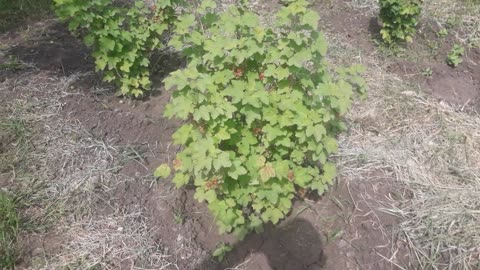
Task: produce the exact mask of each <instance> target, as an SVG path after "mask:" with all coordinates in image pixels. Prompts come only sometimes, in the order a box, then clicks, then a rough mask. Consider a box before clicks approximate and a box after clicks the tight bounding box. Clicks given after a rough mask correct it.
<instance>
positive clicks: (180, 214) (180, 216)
mask: <svg viewBox="0 0 480 270" xmlns="http://www.w3.org/2000/svg"><path fill="white" fill-rule="evenodd" d="M174 219H175V223H177V224H180V225H182V224H183V223H185V215H184V214H183V212H181V211H176V212H175V215H174Z"/></svg>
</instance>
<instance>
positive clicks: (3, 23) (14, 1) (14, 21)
mask: <svg viewBox="0 0 480 270" xmlns="http://www.w3.org/2000/svg"><path fill="white" fill-rule="evenodd" d="M51 5H52V0H0V32H3V31H5V30H8V29H10V28H13V27H17V26H19V25H20V24H22V23H23V22H25V21H27V20H35V19H41V18H44V17H45V16H47V15H48V14H49V12H50V7H51Z"/></svg>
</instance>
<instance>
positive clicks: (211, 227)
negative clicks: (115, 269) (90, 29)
mask: <svg viewBox="0 0 480 270" xmlns="http://www.w3.org/2000/svg"><path fill="white" fill-rule="evenodd" d="M337 2H338V3H337ZM317 7H318V10H319V11H320V12H321V13H322V18H323V21H322V22H324V23H323V24H322V26H323V28H325V29H326V30H327V31H329V32H334V33H336V34H338V35H341V36H343V38H345V39H346V40H348V41H349V42H351V43H352V44H355V45H356V46H358V47H360V48H361V49H362V50H363V52H364V53H366V54H371V53H373V52H374V51H376V50H377V47H376V45H374V43H373V42H372V40H373V39H375V38H377V36H378V31H379V26H378V24H377V22H376V18H373V17H369V16H366V15H364V14H362V13H361V12H359V11H357V10H352V9H350V8H349V7H348V6H347V5H345V3H344V1H336V3H335V5H326V4H322V3H320V4H318V5H317ZM326 7H327V8H326ZM327 22H328V23H327ZM2 38H3V40H6V39H8V42H9V44H10V43H11V44H14V45H13V46H11V47H10V48H9V49H8V50H6V52H5V54H6V55H7V56H14V57H17V58H18V59H20V60H21V61H23V62H26V63H29V66H28V67H25V68H24V69H21V70H17V71H0V79H1V78H2V76H3V78H5V77H7V76H8V77H9V78H10V77H12V76H13V77H14V76H20V75H21V74H23V73H24V72H26V70H41V71H44V72H48V73H51V74H55V75H56V76H69V75H71V74H75V73H82V74H85V73H86V72H89V73H86V74H85V75H82V78H81V79H80V80H79V81H77V82H75V83H74V84H72V85H71V88H70V90H71V92H72V95H69V96H67V97H66V98H65V99H64V100H63V101H62V102H63V104H65V105H64V107H63V108H62V114H63V115H64V117H65V118H69V119H74V120H77V121H78V122H79V123H81V125H82V126H84V127H85V128H86V129H87V130H88V131H89V132H91V133H92V135H93V136H94V137H96V138H100V139H102V140H104V141H111V142H114V143H115V144H116V145H124V146H125V148H126V149H127V148H128V149H130V150H129V151H131V159H128V160H125V161H124V162H123V164H122V165H123V166H122V169H121V171H120V172H119V173H120V174H124V175H128V176H129V177H132V178H134V179H135V181H132V182H126V183H123V184H121V185H119V186H118V187H116V189H115V190H114V192H113V194H114V195H113V196H112V198H110V199H111V202H110V206H111V207H103V206H99V208H98V209H95V213H94V215H97V216H104V215H108V213H110V212H112V211H115V209H123V208H128V207H129V206H130V205H140V206H141V208H142V209H143V213H142V215H143V216H144V218H145V219H146V221H147V224H148V226H149V228H151V229H152V230H154V231H155V236H154V238H155V240H156V241H158V243H159V245H161V246H162V247H163V248H164V249H165V250H169V251H174V252H173V253H174V254H176V256H178V257H177V258H176V262H177V265H178V267H179V269H186V270H188V269H192V270H193V269H195V270H197V269H198V270H203V269H205V270H214V269H229V268H233V267H236V266H238V265H241V266H242V267H243V268H238V269H252V270H267V269H272V270H277V269H278V270H280V269H284V270H293V269H298V270H301V269H305V270H307V269H308V270H314V269H315V270H317V269H329V270H337V269H372V270H376V269H378V270H383V269H398V268H397V267H396V266H395V264H398V265H402V266H403V267H405V268H406V269H414V267H415V266H414V265H411V262H412V261H413V260H411V259H410V258H409V257H408V256H409V253H408V250H406V245H405V244H404V243H402V242H401V241H398V240H397V239H395V237H394V235H395V233H394V230H395V225H396V224H397V223H398V220H397V218H396V217H394V216H391V215H389V214H387V213H384V212H382V211H379V210H378V209H379V208H381V206H382V204H383V203H384V202H387V201H389V202H390V201H391V200H392V198H394V197H395V196H396V194H397V193H399V192H402V190H401V189H400V188H399V187H397V186H395V185H394V184H393V179H392V176H391V175H389V173H388V172H384V171H379V172H375V173H374V174H371V175H369V176H368V178H369V179H370V181H368V182H358V181H347V180H345V179H342V178H341V177H340V178H339V179H338V181H337V184H336V185H335V186H334V187H332V189H331V191H330V192H329V193H328V194H327V195H325V196H323V197H321V198H311V199H305V200H297V201H296V203H295V207H294V210H293V211H292V213H291V215H290V217H289V218H288V219H287V220H285V221H284V222H283V223H282V224H281V226H278V227H276V228H273V227H270V226H267V227H266V228H265V232H263V233H261V234H252V235H250V236H248V237H247V238H246V239H245V240H244V241H242V242H237V241H235V239H234V238H233V237H232V236H228V235H219V234H218V233H217V230H216V226H215V222H214V220H213V218H212V217H211V216H210V214H209V212H208V209H207V208H206V206H205V205H204V204H200V203H198V202H196V201H195V200H194V199H193V190H192V189H191V188H186V189H183V190H176V189H175V188H174V187H173V185H172V184H171V183H169V182H157V183H151V182H145V178H148V176H149V175H150V174H151V172H152V171H153V170H154V169H155V168H156V167H157V166H158V165H159V164H161V163H163V162H165V161H168V160H169V159H171V158H172V157H173V156H174V155H175V153H176V151H178V147H177V146H174V145H172V143H171V135H172V133H173V132H174V131H175V129H176V128H177V127H178V126H179V124H180V123H179V122H175V121H171V120H168V119H165V118H164V117H163V116H162V112H163V109H164V106H165V104H166V103H167V102H168V100H169V93H167V92H165V91H164V90H163V89H162V87H161V85H158V86H157V88H156V89H155V90H154V92H153V93H152V95H150V96H149V97H148V98H146V99H145V100H137V101H130V100H124V99H121V98H118V97H116V96H115V95H114V91H113V90H112V86H110V85H105V84H103V83H101V82H100V78H99V76H98V75H94V74H93V72H92V71H93V70H94V68H93V63H92V60H91V59H90V58H89V56H88V55H89V52H88V50H87V49H86V48H85V47H84V46H83V45H82V44H81V43H80V42H79V41H78V40H76V39H75V38H72V36H71V35H70V34H69V33H68V31H67V30H66V29H65V26H63V25H61V24H58V23H52V24H51V25H50V26H48V27H46V28H43V32H42V33H40V34H38V35H35V38H34V39H22V38H21V37H19V36H15V34H8V35H4V36H3V37H2ZM431 38H432V33H430V32H428V30H423V33H422V35H419V36H418V37H417V38H416V39H415V40H416V42H415V43H414V44H412V45H408V47H407V49H406V51H405V54H406V55H407V56H406V57H402V58H393V59H389V62H388V63H387V64H386V68H387V69H388V70H389V71H391V72H393V73H397V74H399V75H401V76H403V77H405V78H407V79H409V80H412V81H414V82H417V83H418V84H419V85H421V86H424V87H426V89H428V90H427V92H428V93H429V94H432V95H433V96H435V97H438V98H440V99H444V100H445V101H447V102H452V103H455V104H458V105H460V106H471V107H475V106H477V107H478V106H479V105H478V104H479V103H478V101H479V100H480V51H479V49H472V50H469V51H467V53H466V56H465V57H464V63H463V64H462V65H461V66H460V67H458V68H456V69H453V68H451V67H448V66H447V65H446V64H445V63H444V57H443V55H445V54H446V52H447V51H448V50H449V48H450V47H451V45H452V44H450V43H448V42H440V44H441V48H440V49H439V52H438V55H439V56H438V57H433V58H432V57H430V55H427V56H425V55H420V54H421V53H422V52H426V51H427V49H426V46H427V45H426V43H427V41H429V40H430V39H431ZM447 39H448V38H447ZM161 59H162V58H161ZM165 59H168V60H165ZM3 60H5V59H3ZM171 60H172V59H171V58H168V57H166V58H164V59H163V62H160V65H161V66H164V68H163V69H164V70H168V69H172V68H175V66H172V62H173V63H175V65H176V66H178V65H180V63H181V62H182V61H181V60H180V59H176V60H175V61H171ZM427 67H430V68H431V69H432V71H433V75H432V76H431V77H425V76H423V75H422V74H421V73H422V70H423V69H425V68H427ZM161 76H162V75H158V77H161ZM20 94H23V95H28V94H29V93H16V92H15V89H11V91H10V92H8V93H0V97H1V98H2V99H1V102H2V103H6V102H8V101H10V100H13V98H14V97H18V96H19V95H20ZM9 142H10V141H9V140H8V139H4V138H2V139H1V142H0V143H1V144H0V148H1V149H4V148H6V145H7V144H9ZM1 149H0V150H1ZM59 238H61V235H60V236H58V235H51V236H48V237H43V238H42V239H34V240H32V241H28V249H27V250H25V251H24V254H23V256H24V257H23V259H22V264H21V265H22V266H23V267H25V268H28V267H29V266H31V265H30V262H29V256H30V257H34V256H35V254H34V253H35V251H36V250H38V248H41V249H42V250H44V251H45V252H51V253H52V254H54V253H55V252H57V251H58V249H59V248H60V247H59V245H60V244H59V243H61V242H62V239H59ZM219 242H225V243H230V244H231V245H233V246H234V250H233V251H232V252H230V253H229V254H228V255H227V257H226V259H225V260H224V261H223V262H222V263H218V262H217V261H216V260H215V259H214V258H211V256H210V255H209V254H211V251H212V250H214V249H215V246H216V245H217V244H218V243H219ZM392 262H393V263H392ZM128 265H129V264H127V263H126V264H125V269H129V268H128ZM172 269H174V268H172Z"/></svg>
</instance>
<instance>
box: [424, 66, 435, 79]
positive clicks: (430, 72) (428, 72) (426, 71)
mask: <svg viewBox="0 0 480 270" xmlns="http://www.w3.org/2000/svg"><path fill="white" fill-rule="evenodd" d="M422 75H423V76H425V77H431V76H432V75H433V70H432V68H429V67H428V68H425V69H424V70H423V71H422Z"/></svg>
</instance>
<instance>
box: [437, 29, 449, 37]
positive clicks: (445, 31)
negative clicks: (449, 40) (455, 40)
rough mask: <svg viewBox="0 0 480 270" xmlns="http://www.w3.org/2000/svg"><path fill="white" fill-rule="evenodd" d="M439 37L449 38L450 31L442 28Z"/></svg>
mask: <svg viewBox="0 0 480 270" xmlns="http://www.w3.org/2000/svg"><path fill="white" fill-rule="evenodd" d="M437 36H438V37H439V38H445V37H446V36H448V30H447V28H442V29H440V31H438V32H437Z"/></svg>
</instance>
